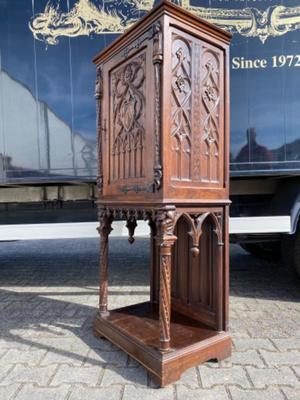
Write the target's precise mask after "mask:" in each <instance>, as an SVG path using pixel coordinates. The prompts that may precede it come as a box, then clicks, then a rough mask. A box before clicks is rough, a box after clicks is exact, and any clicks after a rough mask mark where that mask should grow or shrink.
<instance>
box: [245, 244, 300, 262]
mask: <svg viewBox="0 0 300 400" xmlns="http://www.w3.org/2000/svg"><path fill="white" fill-rule="evenodd" d="M240 246H241V247H242V248H243V249H244V250H246V251H247V252H248V253H250V254H252V255H253V256H255V257H257V258H260V259H262V260H266V261H272V262H280V260H281V246H280V241H276V242H262V243H259V242H255V243H240ZM299 258H300V253H299Z"/></svg>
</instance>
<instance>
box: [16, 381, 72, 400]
mask: <svg viewBox="0 0 300 400" xmlns="http://www.w3.org/2000/svg"><path fill="white" fill-rule="evenodd" d="M69 390H70V386H69V385H61V386H59V387H57V388H50V387H37V386H34V385H32V384H27V385H24V386H23V387H22V389H21V390H20V392H18V395H17V397H16V400H64V399H65V398H66V397H67V394H68V392H69Z"/></svg>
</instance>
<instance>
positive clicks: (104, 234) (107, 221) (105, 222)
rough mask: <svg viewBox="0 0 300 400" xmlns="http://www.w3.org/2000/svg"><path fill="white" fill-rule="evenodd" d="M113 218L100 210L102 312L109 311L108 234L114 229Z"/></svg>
mask: <svg viewBox="0 0 300 400" xmlns="http://www.w3.org/2000/svg"><path fill="white" fill-rule="evenodd" d="M112 221H113V218H112V216H111V215H110V214H109V215H108V214H107V213H106V211H105V210H101V211H100V212H99V223H100V225H99V227H98V228H97V229H98V232H99V234H100V264H99V276H100V284H99V287H100V294H99V312H100V313H101V314H106V313H107V293H108V236H109V234H110V232H111V231H112V227H111V224H112Z"/></svg>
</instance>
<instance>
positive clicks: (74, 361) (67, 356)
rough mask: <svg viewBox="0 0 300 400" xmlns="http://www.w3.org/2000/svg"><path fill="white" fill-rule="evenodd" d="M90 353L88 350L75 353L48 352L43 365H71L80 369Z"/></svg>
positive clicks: (74, 351)
mask: <svg viewBox="0 0 300 400" xmlns="http://www.w3.org/2000/svg"><path fill="white" fill-rule="evenodd" d="M88 352H89V350H88V348H85V349H78V350H73V351H70V350H69V351H64V350H63V349H58V350H55V351H54V350H52V351H48V353H47V354H46V357H45V358H44V359H43V361H42V362H41V365H51V364H69V365H73V366H79V367H80V366H81V365H83V363H84V362H85V359H86V357H87V355H88Z"/></svg>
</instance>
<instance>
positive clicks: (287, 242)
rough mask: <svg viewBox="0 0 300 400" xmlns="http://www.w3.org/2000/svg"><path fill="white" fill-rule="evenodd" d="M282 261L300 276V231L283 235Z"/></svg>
mask: <svg viewBox="0 0 300 400" xmlns="http://www.w3.org/2000/svg"><path fill="white" fill-rule="evenodd" d="M282 261H283V262H284V264H285V265H286V267H287V268H293V269H294V271H296V273H297V275H298V276H299V278H300V231H299V232H296V233H295V234H294V235H285V236H284V237H283V239H282Z"/></svg>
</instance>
